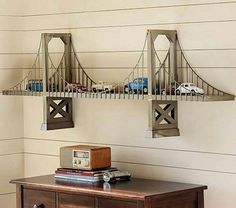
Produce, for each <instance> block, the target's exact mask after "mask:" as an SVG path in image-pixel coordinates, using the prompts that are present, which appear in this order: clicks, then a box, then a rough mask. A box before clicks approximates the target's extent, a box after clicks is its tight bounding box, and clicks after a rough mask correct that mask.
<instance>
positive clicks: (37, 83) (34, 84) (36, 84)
mask: <svg viewBox="0 0 236 208" xmlns="http://www.w3.org/2000/svg"><path fill="white" fill-rule="evenodd" d="M26 90H28V91H33V92H42V91H43V80H42V79H30V80H29V81H28V83H27V84H26ZM56 90H58V85H56V84H55V83H53V84H49V91H56Z"/></svg>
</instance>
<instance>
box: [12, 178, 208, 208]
mask: <svg viewBox="0 0 236 208" xmlns="http://www.w3.org/2000/svg"><path fill="white" fill-rule="evenodd" d="M52 179H54V178H53V175H47V176H41V177H33V178H27V179H19V180H14V181H12V183H15V184H17V187H18V192H17V201H18V207H17V208H32V207H33V206H34V205H37V206H39V205H40V206H42V207H45V208H203V205H204V201H203V191H204V189H206V188H207V187H206V186H200V185H193V184H183V183H174V182H167V181H155V180H146V179H135V178H134V179H132V180H131V181H126V182H120V183H119V182H117V183H115V184H110V185H109V186H108V185H106V188H105V186H104V184H103V183H98V184H88V183H84V182H83V183H82V184H81V183H78V182H70V183H68V181H67V182H65V181H64V182H63V183H58V182H57V181H54V180H52ZM19 187H20V188H23V191H21V189H19ZM135 196H136V197H135ZM21 199H23V202H22V201H21ZM22 204H23V205H22ZM21 205H22V206H21Z"/></svg>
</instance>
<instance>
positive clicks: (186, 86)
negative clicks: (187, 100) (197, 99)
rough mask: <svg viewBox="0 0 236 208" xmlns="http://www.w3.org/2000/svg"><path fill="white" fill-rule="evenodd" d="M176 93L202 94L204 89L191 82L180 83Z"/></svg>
mask: <svg viewBox="0 0 236 208" xmlns="http://www.w3.org/2000/svg"><path fill="white" fill-rule="evenodd" d="M176 94H177V95H180V94H192V95H196V94H198V95H203V94H204V90H203V89H202V88H200V87H197V86H196V85H195V84H193V83H182V84H181V85H180V86H179V87H178V88H177V89H176Z"/></svg>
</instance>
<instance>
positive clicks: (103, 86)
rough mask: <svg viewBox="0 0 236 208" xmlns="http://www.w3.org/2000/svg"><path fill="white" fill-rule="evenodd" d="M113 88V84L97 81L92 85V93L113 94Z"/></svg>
mask: <svg viewBox="0 0 236 208" xmlns="http://www.w3.org/2000/svg"><path fill="white" fill-rule="evenodd" d="M115 87H116V85H115V84H114V83H107V82H104V81H99V82H98V83H97V84H94V85H92V90H93V92H114V91H115Z"/></svg>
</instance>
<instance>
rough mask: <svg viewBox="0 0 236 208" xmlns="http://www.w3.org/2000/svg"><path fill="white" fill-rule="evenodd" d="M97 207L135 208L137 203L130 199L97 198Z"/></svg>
mask: <svg viewBox="0 0 236 208" xmlns="http://www.w3.org/2000/svg"><path fill="white" fill-rule="evenodd" d="M98 208H137V203H136V202H132V201H124V200H114V199H104V198H99V199H98Z"/></svg>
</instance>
